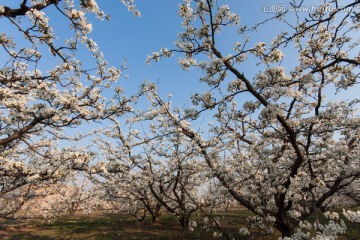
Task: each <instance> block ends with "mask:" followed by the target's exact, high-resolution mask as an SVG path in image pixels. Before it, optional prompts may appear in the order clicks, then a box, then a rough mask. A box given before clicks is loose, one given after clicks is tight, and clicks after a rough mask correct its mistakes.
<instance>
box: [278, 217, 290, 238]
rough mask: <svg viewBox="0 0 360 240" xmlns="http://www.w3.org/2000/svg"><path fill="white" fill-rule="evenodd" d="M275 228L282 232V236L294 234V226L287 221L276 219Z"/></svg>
mask: <svg viewBox="0 0 360 240" xmlns="http://www.w3.org/2000/svg"><path fill="white" fill-rule="evenodd" d="M274 226H275V228H276V229H277V230H279V231H280V232H281V235H282V237H283V238H284V237H291V236H292V235H293V234H294V226H293V225H292V224H291V223H290V222H289V221H288V220H287V219H286V221H281V220H276V222H275V225H274Z"/></svg>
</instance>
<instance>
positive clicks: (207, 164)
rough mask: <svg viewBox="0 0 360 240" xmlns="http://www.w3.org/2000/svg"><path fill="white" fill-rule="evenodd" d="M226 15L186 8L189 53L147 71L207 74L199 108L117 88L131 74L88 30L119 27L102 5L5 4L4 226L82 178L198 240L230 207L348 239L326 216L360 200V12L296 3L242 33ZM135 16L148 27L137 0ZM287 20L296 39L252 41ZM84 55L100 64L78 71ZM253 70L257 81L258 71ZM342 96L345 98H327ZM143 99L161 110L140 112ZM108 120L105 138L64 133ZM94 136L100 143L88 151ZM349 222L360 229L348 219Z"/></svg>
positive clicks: (181, 43) (183, 49)
mask: <svg viewBox="0 0 360 240" xmlns="http://www.w3.org/2000/svg"><path fill="white" fill-rule="evenodd" d="M225 2H226V1H220V0H219V1H216V0H184V1H183V2H182V3H181V4H180V6H179V15H180V16H181V17H182V18H183V21H182V26H183V29H184V31H183V32H181V33H180V34H179V37H178V39H177V42H176V46H177V48H175V49H173V50H169V49H166V48H163V49H161V50H160V52H154V53H153V54H152V55H151V56H149V57H148V58H147V61H149V62H151V61H156V62H157V61H160V60H161V59H162V58H167V57H172V56H174V55H177V56H179V65H180V66H181V67H182V68H183V69H184V70H185V71H189V70H191V71H198V70H199V71H201V73H202V77H201V78H200V79H199V80H200V81H201V82H203V83H204V84H206V86H207V90H206V91H204V92H198V93H195V94H194V95H193V96H192V97H191V100H192V106H191V107H188V108H179V107H177V106H172V103H171V101H170V99H165V98H163V97H161V96H160V95H159V94H158V92H157V86H156V85H155V84H153V83H151V82H145V83H144V84H143V85H141V86H140V90H139V92H138V93H136V94H134V96H131V97H126V96H124V94H123V91H122V89H121V88H120V87H118V86H117V85H116V80H117V79H118V78H119V77H120V76H121V72H122V70H123V68H124V67H125V66H124V65H122V66H121V67H120V68H119V69H117V68H114V67H111V66H109V65H108V63H107V62H106V61H105V60H104V58H103V54H102V53H101V51H100V50H99V48H98V46H97V44H96V43H95V42H94V41H93V40H92V39H91V38H90V37H89V34H90V32H91V30H92V29H91V24H90V23H89V22H88V19H87V17H86V16H87V15H88V14H90V13H91V14H95V15H96V16H97V17H98V18H100V19H104V18H107V15H106V14H105V13H104V12H103V11H102V10H100V8H99V7H98V5H97V3H96V1H95V0H84V1H79V2H77V1H70V0H67V1H48V0H46V1H45V0H44V1H32V2H31V3H29V2H28V1H26V0H24V1H22V2H21V4H20V7H19V8H10V7H6V6H0V17H2V19H1V20H2V21H7V22H8V23H9V24H11V25H12V26H13V27H15V29H16V30H18V31H19V32H20V33H21V36H19V35H14V37H11V36H8V35H7V34H6V33H2V34H1V35H0V43H1V45H2V50H1V53H2V55H4V56H7V59H4V58H3V59H2V64H3V66H2V67H1V69H0V84H1V89H0V107H1V109H0V111H1V116H0V117H1V118H0V148H1V151H0V183H1V187H0V204H2V206H3V207H2V208H1V210H0V211H1V212H0V216H1V217H8V216H12V215H13V214H14V213H15V212H16V211H17V210H19V209H20V208H21V206H22V205H23V204H24V203H25V202H26V201H27V200H28V199H30V198H34V197H37V194H36V193H37V192H38V191H37V190H36V189H37V188H41V187H43V185H44V184H45V185H46V184H52V183H56V182H58V181H64V180H66V176H67V175H68V174H75V173H76V171H81V172H84V173H85V174H87V176H88V177H89V178H90V179H91V180H92V181H93V184H95V185H96V186H97V189H102V190H103V191H102V194H105V196H106V197H107V199H108V200H109V202H110V203H112V204H114V206H118V207H121V211H126V212H129V213H131V214H134V215H135V216H136V217H139V218H142V217H143V216H144V214H145V213H149V214H150V215H151V216H152V219H153V221H154V222H156V220H157V219H158V218H159V216H160V215H161V213H162V212H163V211H167V212H169V213H171V214H174V215H176V216H178V218H179V220H180V223H181V225H182V226H183V227H184V228H188V227H192V226H193V225H192V224H190V221H191V216H192V214H193V213H194V212H196V211H202V213H203V214H205V215H207V216H210V217H211V214H210V213H211V211H213V209H214V208H215V207H224V206H225V205H226V203H227V202H228V201H229V199H230V201H234V202H236V203H237V204H239V205H241V206H243V207H245V208H246V209H248V210H249V211H251V212H253V214H254V215H255V216H256V217H255V218H254V219H253V220H255V221H256V222H257V223H258V226H259V225H260V226H269V225H270V226H272V227H273V228H275V229H276V230H278V231H279V232H281V234H282V236H283V237H284V238H286V237H293V238H295V239H308V238H310V232H311V229H315V230H316V232H317V234H318V235H319V236H326V237H336V236H337V235H339V234H341V233H343V232H344V231H345V229H346V227H345V226H344V224H343V221H342V220H341V218H342V217H339V215H338V214H337V213H336V212H334V213H332V212H329V209H331V208H332V207H352V206H358V203H359V201H360V195H359V193H360V192H359V190H360V188H359V186H360V185H359V176H360V162H359V161H360V158H359V150H360V149H359V146H360V145H359V134H360V133H359V124H360V121H359V116H358V111H357V109H356V107H357V105H358V102H359V100H358V99H357V98H356V96H355V95H354V94H351V89H356V86H357V84H358V82H359V68H358V67H359V64H360V63H359V61H360V55H359V47H358V45H359V39H357V33H358V29H359V21H360V20H359V13H358V8H359V6H360V1H355V0H352V1H345V2H341V3H340V2H338V1H336V0H331V1H321V3H320V4H319V3H318V4H319V5H317V8H316V10H315V11H313V12H310V13H304V12H297V11H294V10H293V9H300V8H301V6H306V4H308V2H307V1H292V2H291V3H290V4H291V6H292V8H288V9H284V11H282V12H278V13H276V15H275V16H274V17H273V18H271V19H268V20H266V21H264V22H261V23H259V24H257V25H255V26H253V27H249V26H241V25H240V17H239V16H238V15H237V14H236V13H233V12H231V10H230V8H229V6H228V5H226V4H225ZM123 3H124V4H125V5H126V6H127V7H128V8H129V10H131V11H134V14H135V15H139V12H138V11H137V10H136V8H135V6H134V5H133V1H130V0H129V1H123ZM311 3H312V2H311ZM48 8H53V9H56V10H57V11H56V12H58V14H59V16H62V17H63V18H65V19H66V20H67V21H68V23H69V24H70V29H71V30H72V33H73V35H72V38H68V39H61V40H62V41H60V40H59V36H56V35H55V34H54V31H53V29H52V27H51V26H50V25H49V19H48V17H47V16H46V14H45V12H46V10H47V9H48ZM329 9H331V11H329ZM344 9H346V11H344ZM20 20H22V21H20ZM275 22H276V24H284V26H286V31H283V32H280V33H279V34H278V35H276V36H273V41H272V42H271V43H265V42H258V43H257V42H254V40H253V39H251V38H250V37H251V36H253V35H254V36H256V31H257V30H258V29H261V27H263V26H267V24H269V23H272V24H274V23H275ZM224 29H227V30H229V31H230V30H235V31H236V32H237V33H238V36H237V41H235V42H234V43H230V46H222V45H221V46H219V45H218V42H220V41H219V39H221V32H222V31H223V30H224ZM16 38H22V39H23V40H21V41H20V42H19V43H21V44H22V45H23V46H18V45H16V44H15V43H18V42H16ZM255 40H256V39H255ZM63 42H65V45H64V44H62V43H63ZM230 47H232V50H229V49H230ZM82 48H87V49H88V54H89V55H90V56H92V59H93V62H91V63H86V64H85V63H82V62H81V61H80V60H79V59H78V57H79V56H78V53H77V52H78V51H79V50H80V49H82ZM45 50H49V51H48V52H49V53H47V51H45ZM288 55H289V57H287V56H288ZM294 55H296V57H297V60H296V61H293V59H294ZM45 59H46V60H47V59H54V60H55V61H54V62H53V64H54V66H52V67H49V64H51V62H49V61H46V64H45V63H44V61H45ZM254 62H255V64H253V63H254ZM88 64H89V65H92V66H86V65H88ZM251 65H254V66H253V67H257V68H258V70H259V72H258V73H256V74H255V75H251V73H247V72H246V70H247V69H248V67H249V66H251ZM94 66H95V67H94ZM43 69H45V70H46V73H42V71H41V70H43ZM43 72H44V70H43ZM105 91H106V92H107V94H106V95H105V94H104V92H105ZM108 92H111V94H112V97H109V94H108ZM333 93H336V94H338V95H341V94H348V95H347V98H346V99H340V98H339V99H335V98H334V97H332V96H331V97H330V98H328V99H326V94H328V95H329V94H333ZM145 99H146V102H147V103H148V105H149V108H148V109H140V110H139V109H137V107H136V102H137V101H144V100H145ZM134 106H135V109H136V110H133V109H134ZM124 114H126V118H125V117H124ZM203 116H206V119H210V120H211V121H208V122H206V121H204V120H203ZM209 116H211V117H209ZM200 120H201V121H202V125H200V124H199V122H200ZM98 121H103V123H104V124H107V126H108V127H107V128H106V130H94V131H90V132H89V133H81V134H78V135H72V134H69V131H68V130H67V129H70V128H76V127H77V126H80V125H81V124H83V123H85V122H86V123H87V124H90V122H98ZM90 135H93V136H95V135H97V136H99V138H95V141H94V142H93V143H92V145H89V146H85V147H82V148H81V147H79V145H80V144H79V142H80V141H81V140H82V139H83V138H85V137H88V136H90ZM94 144H95V145H96V147H95V148H94ZM64 146H66V147H64ZM99 160H100V161H99ZM96 193H97V194H98V193H99V191H96ZM93 195H95V191H94V193H93ZM88 197H89V198H91V196H88ZM92 197H93V198H94V199H95V198H96V196H92ZM9 202H11V204H10V203H9ZM139 214H140V215H139ZM319 214H324V215H325V216H326V217H327V218H328V219H329V222H328V225H322V224H321V223H320V222H319ZM311 216H314V217H315V223H311V222H309V221H308V219H309V218H310V217H311ZM343 216H344V217H346V218H348V219H350V220H352V221H359V218H360V216H359V212H357V213H356V212H351V211H350V210H346V211H344V213H343ZM215 223H216V224H217V225H218V226H219V227H220V225H219V224H218V222H217V221H215ZM242 232H243V233H245V234H247V233H248V230H247V229H242ZM224 233H225V232H224ZM227 237H229V238H230V236H227Z"/></svg>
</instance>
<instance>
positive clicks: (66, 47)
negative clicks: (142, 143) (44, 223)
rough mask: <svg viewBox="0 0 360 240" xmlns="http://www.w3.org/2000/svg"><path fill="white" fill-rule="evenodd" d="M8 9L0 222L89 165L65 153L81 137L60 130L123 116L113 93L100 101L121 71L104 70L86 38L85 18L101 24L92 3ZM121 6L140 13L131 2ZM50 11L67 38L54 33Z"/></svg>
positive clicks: (80, 152) (3, 10)
mask: <svg viewBox="0 0 360 240" xmlns="http://www.w3.org/2000/svg"><path fill="white" fill-rule="evenodd" d="M14 2H18V3H17V4H18V6H17V7H13V6H15V4H16V3H12V4H11V6H0V24H1V26H8V29H9V30H8V32H7V33H5V32H2V33H0V46H1V49H0V55H1V60H0V63H1V68H0V206H1V210H0V217H6V216H9V215H12V214H13V213H14V212H16V210H17V209H18V208H19V206H21V204H23V202H24V201H25V200H26V199H27V198H30V197H31V196H33V195H34V192H36V188H37V186H38V185H40V183H41V182H49V183H51V181H56V180H58V179H61V178H63V177H64V176H65V175H66V174H67V170H68V169H72V168H78V169H79V168H81V167H83V166H85V165H84V164H85V163H87V161H88V160H89V159H90V158H91V155H90V154H88V153H87V150H86V148H84V149H81V148H79V147H77V148H74V147H71V145H72V144H74V143H76V142H77V141H78V140H80V139H81V138H82V137H83V136H86V133H82V134H81V135H74V134H70V133H69V132H66V129H70V128H74V127H76V126H79V125H81V124H82V123H83V122H87V123H89V122H92V121H98V120H103V119H106V118H108V117H109V116H112V115H114V114H117V115H121V114H122V113H123V112H126V111H128V110H129V109H130V107H129V106H128V101H129V99H128V98H126V97H124V96H123V95H122V90H121V89H120V88H117V89H116V91H115V92H114V93H113V96H114V97H113V98H112V100H110V99H109V98H105V97H104V96H103V95H102V92H103V91H104V90H106V89H109V88H110V87H111V86H112V85H113V82H115V81H116V80H117V79H118V78H119V76H120V75H121V70H122V68H123V66H120V68H115V67H111V66H109V65H108V63H107V62H106V61H105V60H104V58H103V54H102V53H101V51H100V50H99V48H98V46H97V44H96V43H95V42H94V41H93V40H92V39H91V38H90V37H89V34H90V33H91V31H92V24H91V23H90V22H89V21H88V18H87V16H88V15H89V14H94V15H95V16H96V17H97V18H99V19H105V18H108V16H107V15H106V14H105V13H104V12H103V11H102V10H101V9H100V8H99V7H98V5H97V3H96V1H95V0H80V1H73V0H64V1H61V0H43V1H41V0H39V1H36V0H34V1H27V0H23V1H14ZM122 2H123V3H124V4H125V5H127V6H128V8H129V9H130V10H132V11H134V13H135V14H139V13H138V11H137V10H136V9H135V8H134V7H135V6H134V5H133V1H131V0H123V1H122ZM50 10H51V11H52V16H53V17H54V18H57V19H62V21H64V23H66V25H68V28H67V30H68V31H67V32H66V29H62V30H61V31H63V32H62V33H61V34H56V33H55V32H56V31H55V29H53V27H52V22H51V19H50V17H49V15H47V12H48V11H50ZM54 12H55V13H54ZM56 14H57V15H56ZM66 25H65V26H66ZM65 28H66V27H65ZM68 33H69V34H68ZM64 36H69V37H64ZM83 48H87V49H88V57H87V59H92V60H88V62H87V63H86V64H85V63H83V62H82V59H80V58H78V50H81V49H83ZM89 57H90V58H89ZM91 61H92V62H91ZM64 141H68V142H67V147H63V146H64V143H63V142H64Z"/></svg>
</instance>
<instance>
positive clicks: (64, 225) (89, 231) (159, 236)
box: [0, 210, 360, 240]
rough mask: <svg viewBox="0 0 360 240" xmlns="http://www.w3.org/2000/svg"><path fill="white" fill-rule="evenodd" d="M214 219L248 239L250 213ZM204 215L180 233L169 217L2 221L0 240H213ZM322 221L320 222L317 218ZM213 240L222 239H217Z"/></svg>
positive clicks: (351, 229) (354, 235)
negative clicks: (154, 219) (246, 228)
mask: <svg viewBox="0 0 360 240" xmlns="http://www.w3.org/2000/svg"><path fill="white" fill-rule="evenodd" d="M213 216H214V217H218V218H219V219H220V224H221V227H222V228H223V229H224V231H225V232H226V234H228V235H229V236H231V237H232V238H234V239H250V238H246V237H244V236H240V235H239V229H240V228H241V227H244V226H246V223H247V222H246V219H247V217H249V216H252V213H250V212H249V211H245V210H232V211H229V212H227V213H214V214H213ZM203 219H204V216H203V215H202V214H194V216H193V220H195V221H196V222H197V224H198V226H197V227H196V228H195V229H194V231H193V232H190V231H184V230H183V229H182V228H181V226H180V224H179V223H178V219H177V218H176V217H174V216H171V215H163V216H162V217H161V218H160V220H159V222H158V223H156V224H151V219H150V218H146V219H145V220H144V221H143V222H141V223H140V222H139V221H137V220H136V219H135V218H132V217H130V216H127V215H89V216H77V217H73V218H62V219H57V220H56V221H54V222H44V221H41V220H32V221H29V222H27V221H3V222H0V239H4V240H19V239H21V240H45V239H55V240H65V239H86V240H102V239H104V240H108V239H109V240H112V239H114V240H117V239H155V240H166V239H175V240H176V239H178V240H185V239H213V237H212V234H213V232H214V231H219V230H218V229H217V228H216V227H214V226H213V225H212V224H211V223H210V224H208V226H209V228H210V230H209V231H207V230H206V229H204V228H203V226H204V222H203ZM321 220H323V219H321ZM347 226H348V231H347V233H346V235H344V236H341V237H340V238H339V239H341V240H345V239H352V240H355V239H360V238H359V236H360V226H359V224H356V223H348V222H347ZM279 236H280V234H279V233H278V232H276V231H275V232H274V233H272V234H267V233H260V232H256V233H255V238H251V239H264V240H271V239H278V237H279ZM217 239H225V238H224V237H223V238H217Z"/></svg>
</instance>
